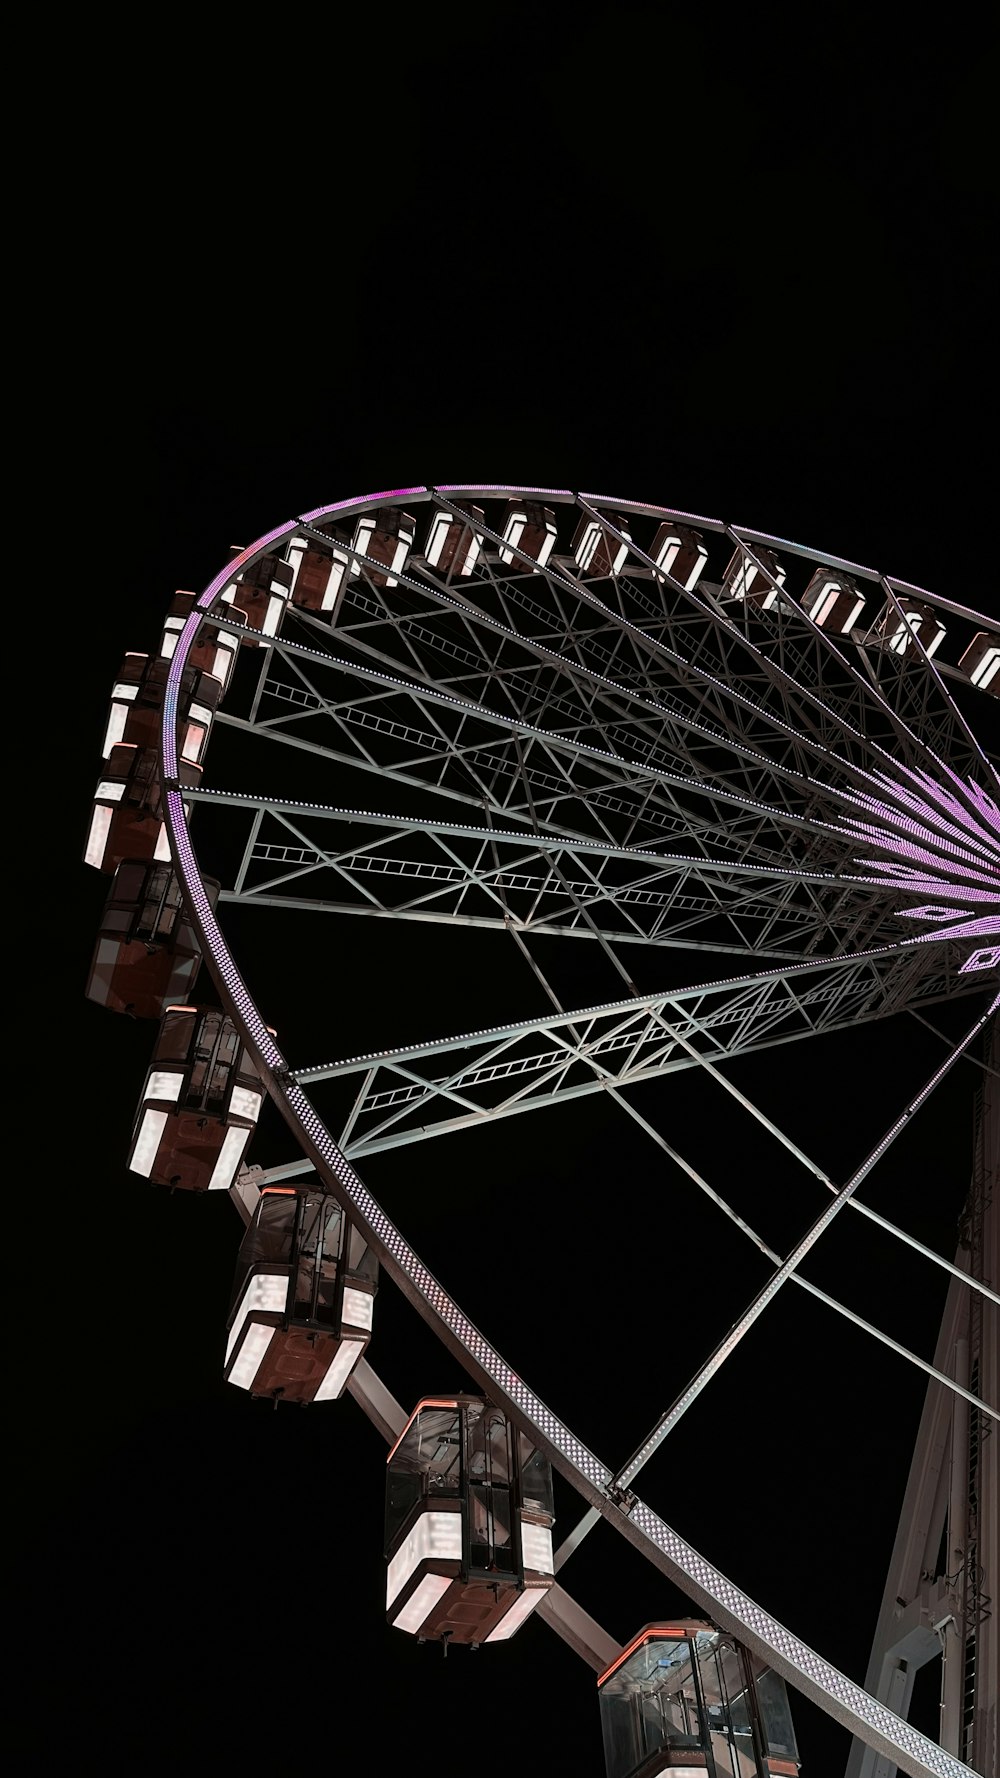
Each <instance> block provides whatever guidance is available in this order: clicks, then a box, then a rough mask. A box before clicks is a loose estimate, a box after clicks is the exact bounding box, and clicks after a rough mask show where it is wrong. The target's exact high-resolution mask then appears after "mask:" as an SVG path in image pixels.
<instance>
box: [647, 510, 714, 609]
mask: <svg viewBox="0 0 1000 1778" xmlns="http://www.w3.org/2000/svg"><path fill="white" fill-rule="evenodd" d="M649 553H650V555H651V556H652V558H653V561H654V562H655V564H656V567H657V568H658V570H659V572H660V573H661V574H669V576H670V578H671V580H676V581H679V582H680V584H681V586H682V587H683V588H684V590H685V592H688V593H690V592H691V591H692V589H693V588H694V587H696V586H697V585H698V582H699V580H700V579H701V575H702V570H703V568H704V566H705V563H706V562H707V561H708V551H707V549H706V548H705V545H704V544H703V542H702V540H701V534H700V532H698V531H692V529H691V527H690V525H675V524H674V523H673V522H672V521H668V522H666V523H665V524H662V525H660V527H659V528H658V530H657V533H656V536H655V537H654V538H653V544H652V548H651V549H650V552H649Z"/></svg>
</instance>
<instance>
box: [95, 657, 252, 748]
mask: <svg viewBox="0 0 1000 1778" xmlns="http://www.w3.org/2000/svg"><path fill="white" fill-rule="evenodd" d="M169 672H170V662H169V661H167V660H164V659H163V657H162V656H160V655H154V656H153V657H152V658H150V656H149V655H145V654H127V655H126V656H125V659H124V661H123V662H122V665H121V668H120V670H119V673H118V677H117V679H116V680H115V683H114V685H113V687H112V690H111V707H110V709H109V711H108V721H107V727H106V728H105V731H104V746H103V749H102V754H103V757H104V758H105V759H107V758H108V756H109V754H110V752H111V749H112V747H115V746H117V745H118V743H119V742H120V741H124V742H125V743H126V744H127V745H129V746H133V747H152V748H155V747H156V745H157V742H158V739H159V729H160V715H161V712H162V709H163V695H164V692H165V691H166V688H167V675H168V673H169ZM221 695H222V686H221V684H220V682H219V681H218V680H217V679H216V678H214V677H213V676H212V675H211V674H209V673H203V672H199V671H198V669H197V668H195V667H191V666H186V667H185V669H184V672H183V674H182V675H181V683H180V692H179V696H178V700H177V716H178V751H179V753H180V756H181V758H182V759H189V760H191V761H192V762H193V763H194V764H195V765H198V764H199V763H200V761H201V757H202V754H203V753H204V751H205V743H206V742H207V740H208V736H209V732H210V730H211V727H212V720H213V718H214V716H215V712H216V709H217V707H218V703H219V698H220V697H221Z"/></svg>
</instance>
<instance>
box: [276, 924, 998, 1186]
mask: <svg viewBox="0 0 1000 1778" xmlns="http://www.w3.org/2000/svg"><path fill="white" fill-rule="evenodd" d="M929 948H930V947H925V946H923V945H918V946H914V945H913V944H912V943H911V944H910V945H909V946H906V945H904V946H900V947H895V948H893V949H889V950H885V951H882V952H874V953H869V954H867V955H861V956H855V957H851V958H846V959H845V958H840V959H837V960H836V961H835V962H830V961H829V960H827V961H822V962H812V963H797V964H792V965H789V966H787V967H786V968H783V969H780V970H771V971H769V972H768V973H767V974H766V975H764V976H760V975H753V976H745V977H742V978H737V979H736V980H735V981H729V982H717V983H711V984H708V985H707V986H700V987H698V988H691V989H688V990H681V991H671V992H669V993H665V994H660V995H654V996H644V995H637V996H635V997H633V998H631V999H628V1000H625V1001H614V1002H611V1003H608V1004H606V1005H602V1006H596V1007H589V1008H583V1009H580V1010H577V1011H575V1012H567V1013H553V1014H550V1015H548V1016H547V1017H545V1018H541V1019H538V1018H534V1019H530V1020H526V1021H524V1022H523V1023H519V1024H512V1025H507V1026H503V1027H498V1028H496V1029H493V1030H487V1031H482V1032H471V1033H463V1034H461V1035H460V1036H456V1037H452V1038H442V1039H438V1040H436V1041H433V1042H429V1043H424V1044H420V1045H416V1046H411V1047H408V1048H403V1049H396V1050H387V1051H382V1052H380V1053H378V1054H376V1055H365V1056H359V1057H353V1058H348V1059H345V1060H344V1061H341V1062H332V1063H327V1064H322V1065H316V1066H309V1067H304V1068H296V1069H295V1071H294V1072H295V1077H296V1079H298V1080H300V1081H301V1082H303V1083H314V1082H321V1081H329V1082H335V1081H337V1080H340V1079H342V1078H343V1077H346V1076H350V1075H354V1074H358V1073H361V1074H363V1075H364V1077H365V1079H364V1084H363V1086H362V1089H361V1092H360V1093H359V1094H357V1095H356V1096H355V1100H354V1103H353V1105H352V1107H351V1111H350V1117H351V1132H352V1134H351V1136H350V1141H349V1148H350V1152H351V1154H352V1155H353V1156H355V1157H356V1156H358V1155H361V1154H365V1153H373V1152H376V1151H377V1150H381V1149H383V1148H389V1147H399V1146H401V1145H405V1144H408V1143H412V1142H422V1141H427V1140H429V1139H430V1138H431V1137H433V1136H439V1135H445V1134H448V1133H450V1132H452V1131H454V1130H459V1129H468V1128H471V1127H474V1126H476V1125H480V1124H483V1125H485V1124H489V1123H495V1122H497V1121H500V1120H503V1119H505V1118H508V1117H511V1116H515V1115H521V1114H522V1113H524V1112H526V1111H529V1110H538V1109H541V1108H542V1107H543V1106H550V1105H556V1104H560V1103H567V1102H568V1101H570V1100H572V1099H575V1098H578V1097H581V1096H586V1095H588V1094H591V1093H594V1092H599V1091H606V1090H607V1088H608V1086H609V1085H614V1086H617V1087H619V1088H621V1087H624V1086H626V1085H628V1084H630V1083H638V1082H640V1081H643V1080H652V1079H658V1078H662V1077H663V1076H665V1075H668V1074H671V1073H674V1072H677V1071H680V1070H684V1069H686V1068H689V1067H695V1066H702V1067H705V1068H707V1069H708V1070H709V1072H710V1073H712V1074H713V1075H715V1076H716V1077H717V1078H718V1079H719V1080H720V1082H721V1084H722V1085H723V1086H724V1088H725V1090H726V1091H728V1092H731V1093H732V1094H734V1095H735V1096H736V1097H738V1098H740V1099H741V1100H742V1101H743V1103H744V1104H745V1105H746V1106H747V1107H748V1109H752V1110H753V1111H754V1115H760V1114H758V1113H757V1111H756V1108H753V1107H751V1106H750V1102H749V1101H747V1100H746V1099H745V1098H744V1096H743V1095H742V1094H741V1093H740V1091H739V1089H738V1088H737V1087H736V1086H735V1085H734V1084H733V1083H732V1082H730V1081H728V1080H727V1078H726V1077H725V1076H724V1075H722V1074H721V1073H720V1071H719V1068H718V1066H717V1065H718V1064H720V1063H724V1062H726V1061H728V1060H730V1059H733V1058H735V1057H736V1056H738V1055H743V1054H748V1053H750V1052H752V1051H755V1050H761V1049H764V1048H769V1047H771V1046H773V1045H776V1044H781V1043H787V1042H791V1041H795V1040H797V1039H801V1038H806V1037H810V1036H815V1035H819V1034H821V1033H823V1032H829V1031H833V1030H839V1029H846V1028H849V1027H851V1026H854V1025H857V1024H861V1023H867V1022H869V1021H871V1020H874V1019H878V1018H883V1017H888V1016H890V1015H891V1014H892V1013H894V1012H897V1011H900V1010H903V1009H905V1008H908V1007H910V1006H912V1005H914V1004H929V1003H932V1002H933V1001H935V1000H938V999H943V998H946V997H949V996H951V995H954V994H956V993H962V992H965V993H970V992H972V991H974V986H975V984H974V980H973V978H971V977H969V976H965V977H963V976H962V975H961V973H960V962H959V960H958V958H957V957H956V956H955V955H954V948H953V947H950V946H948V945H944V944H942V945H940V946H938V945H935V946H934V947H933V949H934V952H935V953H936V966H935V967H934V968H933V969H932V970H928V968H927V958H926V956H925V957H923V958H922V959H921V967H920V969H919V970H918V971H914V970H913V968H912V952H913V950H914V949H918V950H922V951H925V950H928V949H929ZM451 1055H457V1056H459V1057H460V1062H459V1064H458V1066H446V1068H445V1071H444V1072H442V1070H441V1062H442V1059H443V1058H445V1057H448V1056H451ZM403 1070H405V1078H402V1074H401V1071H403ZM340 1090H341V1089H339V1088H338V1089H336V1092H337V1093H339V1092H340ZM452 1091H458V1092H461V1093H462V1094H463V1095H464V1096H465V1097H466V1098H467V1099H471V1100H473V1101H474V1106H475V1108H474V1109H473V1110H470V1111H467V1112H465V1113H463V1114H462V1115H461V1116H459V1117H453V1116H450V1115H448V1109H447V1107H446V1106H443V1105H442V1095H443V1094H444V1093H445V1092H449V1093H450V1092H452ZM775 1133H776V1134H778V1135H779V1136H780V1132H778V1131H777V1130H776V1128H775ZM781 1139H782V1140H785V1141H786V1146H794V1145H789V1144H788V1143H787V1140H786V1139H785V1138H783V1137H782V1138H781ZM346 1140H347V1139H346V1138H345V1141H346ZM800 1158H803V1159H804V1157H801V1155H800ZM805 1164H809V1163H808V1162H806V1163H805ZM817 1177H821V1178H825V1176H824V1175H822V1174H821V1173H817Z"/></svg>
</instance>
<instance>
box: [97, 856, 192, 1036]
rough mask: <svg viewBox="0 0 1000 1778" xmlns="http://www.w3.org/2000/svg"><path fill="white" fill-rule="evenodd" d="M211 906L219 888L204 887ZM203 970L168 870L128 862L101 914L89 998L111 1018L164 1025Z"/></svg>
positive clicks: (162, 866) (117, 875) (142, 862)
mask: <svg viewBox="0 0 1000 1778" xmlns="http://www.w3.org/2000/svg"><path fill="white" fill-rule="evenodd" d="M204 889H205V893H206V895H207V897H208V901H209V904H210V906H212V907H214V906H215V903H216V900H217V899H218V894H219V885H218V883H216V882H214V881H213V880H212V879H211V878H209V879H206V880H205V881H204ZM200 964H201V951H200V949H199V945H198V937H197V934H196V932H195V929H194V926H193V925H192V923H191V921H190V919H189V918H188V915H187V913H186V911H185V908H184V903H183V900H182V897H181V891H180V884H179V883H178V881H177V877H176V875H175V874H174V871H173V869H172V868H171V866H170V865H169V864H156V863H152V862H150V861H149V860H148V859H142V858H123V859H122V862H121V863H120V864H119V866H118V868H117V870H116V871H115V874H114V878H113V880H112V883H111V887H110V889H109V890H108V898H107V901H106V902H105V904H104V912H103V914H102V915H101V924H100V927H99V928H98V933H97V944H96V946H95V949H94V955H93V959H92V961H91V965H90V974H89V976H88V978H87V988H86V994H87V999H88V1000H94V1001H96V1002H97V1004H98V1006H106V1007H107V1008H108V1010H109V1012H124V1013H128V1014H129V1015H130V1016H131V1017H132V1018H134V1019H159V1018H162V1017H163V1013H164V1011H165V1009H166V1008H167V1007H168V1006H172V1005H176V1004H177V1003H178V1002H180V1001H183V1000H184V999H185V998H186V996H187V995H188V994H190V992H191V990H192V988H193V986H194V981H195V977H196V975H197V974H198V969H199V966H200Z"/></svg>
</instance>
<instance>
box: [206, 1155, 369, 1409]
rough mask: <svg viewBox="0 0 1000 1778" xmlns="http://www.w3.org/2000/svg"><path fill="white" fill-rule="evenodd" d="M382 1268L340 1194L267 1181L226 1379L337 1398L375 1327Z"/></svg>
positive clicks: (232, 1321) (249, 1238)
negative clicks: (347, 1213) (346, 1212)
mask: <svg viewBox="0 0 1000 1778" xmlns="http://www.w3.org/2000/svg"><path fill="white" fill-rule="evenodd" d="M376 1277H377V1267H376V1262H375V1256H374V1254H373V1253H371V1251H370V1249H369V1248H368V1246H367V1245H366V1243H365V1241H364V1239H363V1237H362V1235H361V1234H360V1233H359V1231H358V1230H357V1229H355V1228H353V1227H352V1226H351V1224H350V1223H349V1222H348V1221H347V1218H346V1217H345V1215H344V1212H343V1210H342V1209H341V1207H340V1205H339V1204H338V1203H337V1200H336V1199H335V1198H332V1197H329V1196H327V1195H326V1194H325V1193H323V1192H317V1191H297V1190H294V1189H291V1190H290V1189H289V1188H288V1187H285V1186H265V1187H264V1189H263V1191H262V1192H261V1194H260V1197H259V1199H258V1202H257V1206H256V1209H255V1211H254V1214H253V1221H252V1222H251V1224H250V1227H249V1228H248V1230H247V1232H246V1234H245V1235H244V1237H243V1241H242V1244H241V1246H240V1254H239V1260H238V1262H237V1268H236V1285H235V1289H234V1291H233V1301H232V1308H231V1312H230V1317H229V1337H228V1341H227V1345H226V1371H225V1374H226V1381H227V1382H229V1383H234V1384H236V1386H237V1388H240V1389H247V1390H249V1392H250V1394H251V1395H257V1396H267V1397H269V1398H271V1399H272V1400H274V1401H286V1402H300V1403H305V1402H311V1401H335V1400H336V1398H337V1397H338V1396H339V1395H341V1394H342V1393H343V1390H344V1387H345V1385H346V1383H347V1380H348V1378H349V1376H350V1374H351V1372H352V1370H353V1369H354V1366H355V1365H356V1364H357V1362H358V1359H359V1358H360V1357H361V1356H362V1354H363V1352H364V1350H365V1347H366V1346H367V1344H368V1341H369V1339H370V1337H371V1328H372V1307H373V1302H374V1296H375V1287H376Z"/></svg>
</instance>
